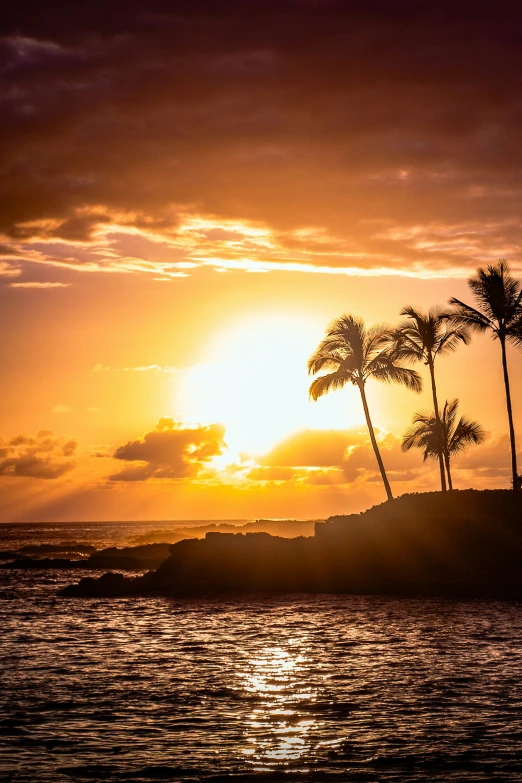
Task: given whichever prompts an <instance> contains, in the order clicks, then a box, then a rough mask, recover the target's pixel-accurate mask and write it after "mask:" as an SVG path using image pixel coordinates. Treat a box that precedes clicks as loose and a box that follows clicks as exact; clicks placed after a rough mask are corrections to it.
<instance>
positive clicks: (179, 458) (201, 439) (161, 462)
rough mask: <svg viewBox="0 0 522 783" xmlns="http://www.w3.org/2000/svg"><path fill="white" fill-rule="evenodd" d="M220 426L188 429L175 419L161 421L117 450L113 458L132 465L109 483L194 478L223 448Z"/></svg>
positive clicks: (211, 425)
mask: <svg viewBox="0 0 522 783" xmlns="http://www.w3.org/2000/svg"><path fill="white" fill-rule="evenodd" d="M224 434H225V428H224V427H223V426H222V425H221V424H208V425H205V426H203V425H202V426H195V427H190V426H188V425H184V424H182V423H181V422H176V421H174V419H170V418H163V419H160V420H159V422H158V424H157V425H156V427H155V429H154V430H151V431H150V432H147V433H146V434H145V435H144V436H143V438H140V439H138V440H133V441H129V442H128V443H125V444H124V445H122V446H119V447H118V448H117V449H116V451H115V452H114V455H113V457H114V458H115V459H117V460H124V461H126V462H131V463H133V464H132V465H130V466H128V467H125V468H123V469H122V470H121V471H119V472H118V473H115V474H113V475H111V476H109V479H110V480H111V481H145V480H146V479H149V478H161V479H181V478H195V477H196V476H197V475H198V474H199V472H200V470H201V468H202V467H203V466H204V465H205V464H206V463H208V462H209V461H210V460H211V459H212V458H213V457H216V456H219V455H220V454H222V452H223V449H224V448H225V442H224Z"/></svg>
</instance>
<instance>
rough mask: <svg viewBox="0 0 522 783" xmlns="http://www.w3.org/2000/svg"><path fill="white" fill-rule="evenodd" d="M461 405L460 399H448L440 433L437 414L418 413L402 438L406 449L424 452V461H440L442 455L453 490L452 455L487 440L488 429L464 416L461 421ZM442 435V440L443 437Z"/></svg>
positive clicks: (443, 411)
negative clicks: (458, 412) (459, 406)
mask: <svg viewBox="0 0 522 783" xmlns="http://www.w3.org/2000/svg"><path fill="white" fill-rule="evenodd" d="M458 405H459V401H458V400H451V402H448V400H446V402H445V404H444V408H443V409H442V413H440V414H439V419H440V423H441V428H440V430H439V429H438V427H437V419H436V417H435V413H434V412H433V413H424V412H419V413H416V414H415V416H414V417H413V423H412V425H411V427H410V428H409V429H408V430H406V432H405V433H404V435H403V438H402V450H403V451H409V450H410V449H412V448H418V449H424V461H426V460H427V459H440V457H441V455H442V457H443V459H444V463H445V466H446V472H447V474H448V484H449V488H450V490H451V489H453V482H452V480H451V469H450V463H451V457H452V455H453V454H459V453H460V452H461V451H464V449H466V448H467V447H468V446H470V445H471V444H472V443H482V442H483V440H484V438H485V433H484V430H483V429H482V427H481V426H480V424H479V423H478V422H476V421H470V419H467V418H466V417H465V416H461V418H460V419H459V420H458V422H457V408H458ZM439 432H440V433H441V434H442V438H439Z"/></svg>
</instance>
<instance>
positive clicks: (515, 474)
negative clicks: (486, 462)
mask: <svg viewBox="0 0 522 783" xmlns="http://www.w3.org/2000/svg"><path fill="white" fill-rule="evenodd" d="M500 345H501V346H502V369H503V370H504V386H505V387H506V406H507V414H508V421H509V440H510V442H511V472H512V480H513V490H514V491H515V492H516V491H517V489H518V471H517V449H516V446H515V428H514V426H513V410H512V408H511V392H510V390H509V375H508V367H507V356H506V338H505V337H501V338H500Z"/></svg>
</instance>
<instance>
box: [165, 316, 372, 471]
mask: <svg viewBox="0 0 522 783" xmlns="http://www.w3.org/2000/svg"><path fill="white" fill-rule="evenodd" d="M323 332H324V324H322V323H319V322H317V323H316V322H314V321H313V320H311V319H310V318H309V317H307V316H306V315H305V314H303V313H298V314H295V313H294V314H285V315H282V314H274V315H266V314H263V315H259V316H257V317H251V318H249V319H246V320H243V321H240V322H238V323H235V324H233V325H231V326H229V328H228V329H226V330H225V331H223V332H222V333H221V334H218V335H217V336H216V337H215V339H214V340H212V341H211V342H210V344H209V347H208V348H207V351H206V353H205V356H204V360H203V361H202V362H201V363H200V364H198V365H196V366H194V367H192V368H190V369H189V370H187V372H186V373H184V375H183V377H182V379H181V383H180V385H179V387H178V388H177V390H176V401H175V402H176V409H177V410H179V411H180V413H181V415H182V416H183V418H189V419H191V420H204V421H207V422H220V423H222V424H224V425H225V426H226V428H227V430H226V435H225V440H226V442H227V444H228V446H229V449H230V452H229V453H230V456H232V455H239V454H240V453H246V454H249V455H259V454H263V453H266V452H267V451H268V450H269V449H270V448H272V447H273V446H274V445H275V444H276V443H277V442H278V441H280V440H282V439H283V438H285V437H286V436H288V435H290V434H291V433H293V432H296V431H298V430H301V429H307V428H310V429H314V428H318V429H346V428H349V427H356V426H359V425H360V424H362V423H363V422H364V419H363V415H362V409H361V403H360V400H359V398H358V394H357V391H356V389H354V388H353V387H348V388H346V389H344V390H343V391H342V392H341V393H339V394H332V395H329V396H328V397H325V398H323V399H321V400H319V401H318V402H316V403H313V402H311V401H310V400H309V399H308V388H309V385H310V378H309V377H308V374H307V367H306V364H307V360H308V358H309V356H310V354H311V353H312V351H313V350H314V349H315V347H316V346H317V344H318V343H319V341H320V339H321V337H322V335H323Z"/></svg>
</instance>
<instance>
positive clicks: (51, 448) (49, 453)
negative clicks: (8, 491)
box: [0, 430, 78, 479]
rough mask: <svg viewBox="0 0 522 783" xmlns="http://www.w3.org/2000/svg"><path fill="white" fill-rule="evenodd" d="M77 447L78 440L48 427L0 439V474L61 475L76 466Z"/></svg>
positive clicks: (28, 475) (40, 476)
mask: <svg viewBox="0 0 522 783" xmlns="http://www.w3.org/2000/svg"><path fill="white" fill-rule="evenodd" d="M77 446H78V444H77V442H76V440H74V439H72V438H64V437H56V436H55V435H54V434H53V433H52V432H50V431H49V430H40V431H39V432H38V433H37V435H36V436H30V435H16V436H15V437H13V438H9V439H5V438H4V439H0V476H8V477H26V478H38V479H56V478H59V477H60V476H63V474H64V473H68V472H69V471H70V470H72V469H73V468H74V466H75V464H76V463H75V460H74V459H72V457H73V456H74V454H75V452H76V449H77Z"/></svg>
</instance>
